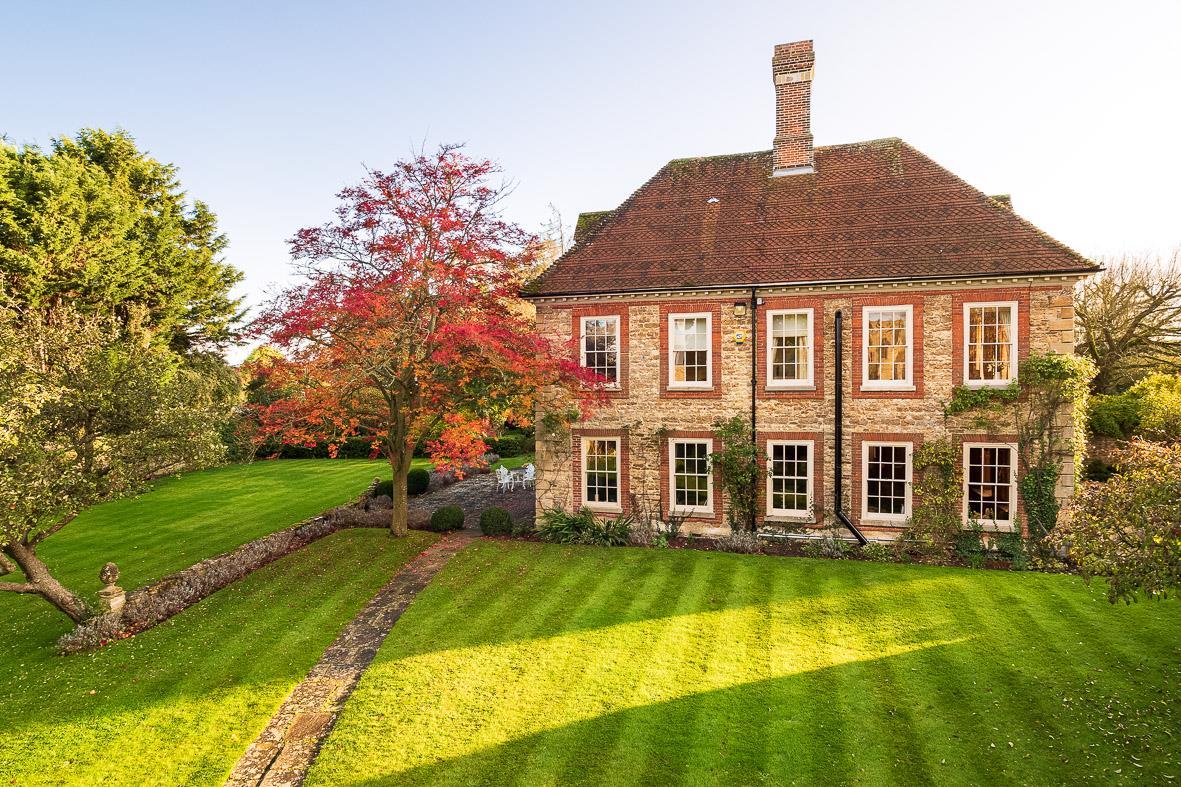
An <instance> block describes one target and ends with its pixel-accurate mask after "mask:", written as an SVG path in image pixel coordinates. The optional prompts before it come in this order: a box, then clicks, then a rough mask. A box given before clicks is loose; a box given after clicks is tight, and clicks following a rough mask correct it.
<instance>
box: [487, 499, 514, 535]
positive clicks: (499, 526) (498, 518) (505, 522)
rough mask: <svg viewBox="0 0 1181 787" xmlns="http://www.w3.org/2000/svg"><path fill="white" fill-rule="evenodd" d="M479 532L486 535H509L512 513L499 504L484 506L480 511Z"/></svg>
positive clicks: (511, 525)
mask: <svg viewBox="0 0 1181 787" xmlns="http://www.w3.org/2000/svg"><path fill="white" fill-rule="evenodd" d="M480 532H481V533H483V534H484V535H486V536H511V535H512V534H513V515H512V514H510V513H509V512H508V510H506V509H504V508H501V507H500V506H492V507H490V508H485V509H484V510H483V512H481V513H480Z"/></svg>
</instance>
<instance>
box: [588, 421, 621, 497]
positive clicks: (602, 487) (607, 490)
mask: <svg viewBox="0 0 1181 787" xmlns="http://www.w3.org/2000/svg"><path fill="white" fill-rule="evenodd" d="M582 500H583V502H584V503H585V504H586V506H587V507H588V508H597V509H606V510H609V511H611V510H615V511H617V510H619V507H620V502H619V438H618V437H584V438H582Z"/></svg>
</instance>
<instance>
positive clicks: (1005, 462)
mask: <svg viewBox="0 0 1181 787" xmlns="http://www.w3.org/2000/svg"><path fill="white" fill-rule="evenodd" d="M1012 462H1013V449H1011V448H1009V447H1007V446H971V447H969V448H968V467H967V477H968V482H967V487H968V493H967V500H968V516H970V517H973V518H975V519H981V520H987V521H995V522H1009V521H1010V520H1011V513H1010V511H1011V503H1012V501H1011V499H1010V498H1011V497H1012V487H1011V486H1010V479H1011V477H1012Z"/></svg>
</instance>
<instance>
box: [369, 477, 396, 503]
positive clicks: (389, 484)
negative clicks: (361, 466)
mask: <svg viewBox="0 0 1181 787" xmlns="http://www.w3.org/2000/svg"><path fill="white" fill-rule="evenodd" d="M383 495H384V496H385V497H388V498H389V499H390V500H393V499H394V482H393V481H382V482H381V483H380V484H378V485H377V486H375V487H373V492H372V493H370V495H369V496H370V497H382V496H383Z"/></svg>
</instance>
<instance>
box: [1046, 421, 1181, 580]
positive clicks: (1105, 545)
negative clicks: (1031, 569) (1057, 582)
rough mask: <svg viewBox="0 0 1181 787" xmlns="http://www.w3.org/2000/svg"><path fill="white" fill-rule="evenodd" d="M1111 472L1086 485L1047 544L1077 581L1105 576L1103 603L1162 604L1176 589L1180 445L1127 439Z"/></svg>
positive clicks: (1180, 568) (1180, 539)
mask: <svg viewBox="0 0 1181 787" xmlns="http://www.w3.org/2000/svg"><path fill="white" fill-rule="evenodd" d="M1115 461H1116V469H1117V471H1118V472H1117V473H1116V474H1115V475H1113V476H1112V477H1111V479H1110V480H1108V481H1107V483H1105V484H1096V483H1086V484H1083V485H1082V488H1081V489H1080V490H1078V491H1077V492H1076V493H1075V496H1074V499H1073V500H1071V502H1070V504H1069V505H1068V506H1067V508H1066V511H1065V515H1064V516H1063V522H1062V525H1061V526H1059V528H1058V530H1056V531H1055V532H1054V534H1053V535H1052V537H1051V539H1052V542H1053V543H1055V544H1056V545H1057V546H1060V547H1066V548H1067V549H1068V550H1069V553H1070V557H1071V558H1072V559H1073V560H1074V561H1075V562H1076V563H1077V564H1078V567H1079V570H1080V571H1081V572H1082V574H1083V576H1085V577H1087V578H1088V579H1090V578H1092V577H1105V578H1106V579H1107V583H1108V591H1107V597H1108V600H1110V601H1112V602H1113V603H1114V602H1115V601H1116V600H1118V599H1123V600H1124V601H1131V600H1133V599H1135V598H1136V597H1137V594H1139V593H1141V592H1142V593H1144V594H1145V595H1146V596H1147V597H1148V598H1165V597H1167V596H1168V595H1170V594H1174V595H1175V594H1176V593H1177V592H1178V591H1179V590H1181V527H1179V526H1178V523H1179V522H1181V445H1162V444H1159V443H1150V442H1148V441H1145V440H1133V441H1132V442H1131V443H1129V444H1128V446H1127V447H1125V448H1123V449H1120V450H1119V451H1118V452H1116V455H1115Z"/></svg>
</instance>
